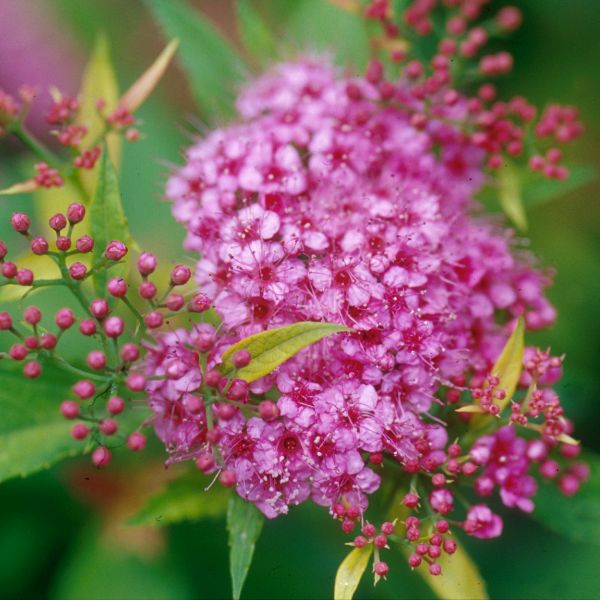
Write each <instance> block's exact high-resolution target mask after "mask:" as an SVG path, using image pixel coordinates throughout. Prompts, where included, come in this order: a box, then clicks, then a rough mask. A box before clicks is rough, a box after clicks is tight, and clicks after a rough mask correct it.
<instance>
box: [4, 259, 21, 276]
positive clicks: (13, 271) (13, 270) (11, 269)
mask: <svg viewBox="0 0 600 600" xmlns="http://www.w3.org/2000/svg"><path fill="white" fill-rule="evenodd" d="M2 275H3V276H4V277H6V279H12V278H13V277H16V275H17V265H15V263H13V262H5V263H3V264H2Z"/></svg>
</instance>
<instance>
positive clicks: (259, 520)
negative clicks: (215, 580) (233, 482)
mask: <svg viewBox="0 0 600 600" xmlns="http://www.w3.org/2000/svg"><path fill="white" fill-rule="evenodd" d="M264 520H265V518H264V516H263V514H262V513H261V512H260V511H259V510H258V509H257V508H256V506H254V504H252V503H251V502H246V501H245V500H242V498H240V497H239V496H238V495H237V494H233V495H232V496H231V498H230V499H229V507H228V509H227V530H228V531H229V571H230V573H231V585H232V589H233V598H234V600H239V597H240V595H241V593H242V588H243V587H244V581H245V580H246V576H247V575H248V569H250V563H251V562H252V555H253V554H254V546H255V545H256V540H258V536H259V535H260V532H261V530H262V526H263V523H264Z"/></svg>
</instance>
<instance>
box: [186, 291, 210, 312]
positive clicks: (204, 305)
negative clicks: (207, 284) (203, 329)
mask: <svg viewBox="0 0 600 600" xmlns="http://www.w3.org/2000/svg"><path fill="white" fill-rule="evenodd" d="M210 305H211V302H210V298H209V297H208V296H207V295H206V294H203V293H200V294H196V295H195V296H194V297H193V298H192V299H191V300H190V302H189V303H188V310H189V311H190V312H195V313H201V312H204V311H207V310H208V309H209V308H210Z"/></svg>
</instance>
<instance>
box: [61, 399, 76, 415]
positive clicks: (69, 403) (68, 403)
mask: <svg viewBox="0 0 600 600" xmlns="http://www.w3.org/2000/svg"><path fill="white" fill-rule="evenodd" d="M60 412H61V414H62V416H63V417H64V418H65V419H76V418H77V417H78V416H79V404H77V402H75V401H74V400H65V401H64V402H63V403H62V404H61V405H60Z"/></svg>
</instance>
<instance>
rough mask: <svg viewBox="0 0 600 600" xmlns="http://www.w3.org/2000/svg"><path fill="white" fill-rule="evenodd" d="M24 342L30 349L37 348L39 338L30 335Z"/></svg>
mask: <svg viewBox="0 0 600 600" xmlns="http://www.w3.org/2000/svg"><path fill="white" fill-rule="evenodd" d="M23 344H24V345H25V348H27V349H28V350H35V349H36V348H37V347H38V341H37V338H36V337H35V336H34V335H28V336H27V337H26V338H25V339H24V340H23Z"/></svg>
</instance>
